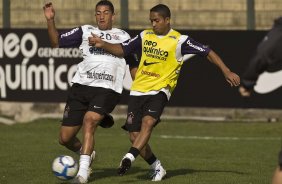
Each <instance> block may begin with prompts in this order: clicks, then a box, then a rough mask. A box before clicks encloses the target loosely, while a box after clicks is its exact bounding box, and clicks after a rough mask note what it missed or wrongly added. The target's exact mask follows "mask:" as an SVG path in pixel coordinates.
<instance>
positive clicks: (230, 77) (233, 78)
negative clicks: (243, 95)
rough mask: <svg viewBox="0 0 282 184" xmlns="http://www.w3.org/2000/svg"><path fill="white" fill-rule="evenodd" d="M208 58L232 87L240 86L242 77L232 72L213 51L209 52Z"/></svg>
mask: <svg viewBox="0 0 282 184" xmlns="http://www.w3.org/2000/svg"><path fill="white" fill-rule="evenodd" d="M207 58H208V60H209V61H210V62H212V63H213V64H215V65H216V66H217V67H218V68H219V69H220V70H221V71H222V73H223V75H224V77H225V79H226V81H227V82H228V83H229V84H230V85H231V87H233V86H239V85H240V77H239V76H238V75H237V74H236V73H233V72H232V71H230V69H229V68H228V67H227V66H226V65H225V64H224V63H223V61H222V60H221V58H220V57H219V56H218V55H217V54H216V53H215V52H214V51H213V50H211V51H210V52H209V54H208V56H207Z"/></svg>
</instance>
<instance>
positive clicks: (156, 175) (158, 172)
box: [151, 165, 166, 181]
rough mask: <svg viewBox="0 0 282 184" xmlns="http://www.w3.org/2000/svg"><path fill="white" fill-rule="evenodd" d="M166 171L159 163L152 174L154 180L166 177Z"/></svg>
mask: <svg viewBox="0 0 282 184" xmlns="http://www.w3.org/2000/svg"><path fill="white" fill-rule="evenodd" d="M165 175H166V171H165V169H164V168H163V166H162V165H158V166H157V167H156V169H155V170H154V171H153V174H152V176H151V177H152V181H161V180H162V179H163V177H165Z"/></svg>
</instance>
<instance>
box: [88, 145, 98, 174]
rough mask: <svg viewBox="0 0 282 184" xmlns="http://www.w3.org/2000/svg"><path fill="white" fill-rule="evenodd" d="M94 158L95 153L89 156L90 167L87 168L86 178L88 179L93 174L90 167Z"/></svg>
mask: <svg viewBox="0 0 282 184" xmlns="http://www.w3.org/2000/svg"><path fill="white" fill-rule="evenodd" d="M95 156H96V152H95V151H93V152H92V154H91V155H90V159H91V160H90V165H89V168H88V171H87V176H88V178H89V177H90V175H91V174H92V173H93V170H92V168H91V165H92V163H93V160H94V159H95Z"/></svg>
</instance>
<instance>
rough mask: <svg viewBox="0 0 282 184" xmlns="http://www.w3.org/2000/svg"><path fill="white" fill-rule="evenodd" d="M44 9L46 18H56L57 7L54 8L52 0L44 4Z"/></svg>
mask: <svg viewBox="0 0 282 184" xmlns="http://www.w3.org/2000/svg"><path fill="white" fill-rule="evenodd" d="M43 10H44V15H45V18H46V20H47V21H48V20H53V19H54V18H55V9H54V8H53V5H52V3H51V2H49V3H46V4H45V5H44V6H43Z"/></svg>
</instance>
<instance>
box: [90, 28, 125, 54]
mask: <svg viewBox="0 0 282 184" xmlns="http://www.w3.org/2000/svg"><path fill="white" fill-rule="evenodd" d="M91 34H92V36H90V37H88V43H89V45H91V46H94V47H96V48H102V49H104V50H106V51H108V52H109V53H111V54H113V55H115V56H117V57H124V52H123V49H122V47H121V45H120V44H111V43H108V42H105V41H103V40H102V39H101V38H100V37H99V36H97V35H95V34H93V33H91Z"/></svg>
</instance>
